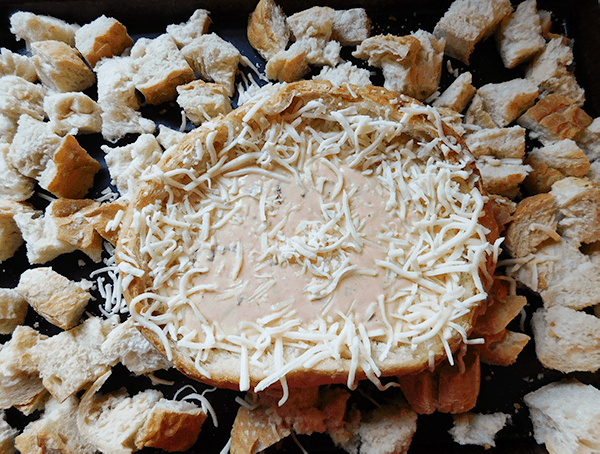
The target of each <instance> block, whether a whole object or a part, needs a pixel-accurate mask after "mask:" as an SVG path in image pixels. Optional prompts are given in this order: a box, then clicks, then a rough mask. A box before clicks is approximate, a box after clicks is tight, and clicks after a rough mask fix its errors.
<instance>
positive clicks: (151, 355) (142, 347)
mask: <svg viewBox="0 0 600 454" xmlns="http://www.w3.org/2000/svg"><path fill="white" fill-rule="evenodd" d="M101 349H102V352H103V353H104V354H105V355H106V357H107V358H108V359H109V361H110V362H117V361H119V362H120V363H121V364H123V365H124V366H125V367H126V368H127V369H128V370H129V371H130V372H132V373H134V374H135V375H142V374H149V373H152V372H155V371H157V370H162V369H169V368H170V367H172V364H171V363H170V362H169V361H168V360H167V359H166V358H165V357H164V356H163V355H162V354H161V353H160V352H159V351H158V350H157V348H156V347H155V346H154V345H152V344H151V343H150V342H149V341H148V340H147V339H146V338H145V337H144V336H143V335H142V333H140V331H139V330H138V329H137V328H136V327H135V325H134V322H133V320H132V319H128V320H127V321H125V322H124V323H120V324H119V325H117V326H116V327H115V328H114V329H113V330H112V331H111V332H110V333H109V334H108V336H107V337H106V340H105V341H104V342H103V343H102V347H101Z"/></svg>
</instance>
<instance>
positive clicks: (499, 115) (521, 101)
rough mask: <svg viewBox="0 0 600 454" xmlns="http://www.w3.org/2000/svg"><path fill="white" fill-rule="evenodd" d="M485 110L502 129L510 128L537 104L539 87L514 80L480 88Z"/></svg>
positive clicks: (525, 81) (524, 80) (479, 92)
mask: <svg viewBox="0 0 600 454" xmlns="http://www.w3.org/2000/svg"><path fill="white" fill-rule="evenodd" d="M477 94H478V95H479V96H480V97H481V99H482V100H483V105H484V108H485V110H486V111H487V112H489V114H490V115H491V117H492V120H493V121H494V123H495V124H497V125H498V126H500V127H505V126H508V125H509V124H510V123H512V122H513V121H515V120H516V119H517V118H518V117H519V116H520V115H521V114H522V113H523V112H525V111H526V110H527V109H529V108H530V107H531V106H533V104H534V103H535V100H536V98H537V97H538V94H539V92H538V89H537V86H536V85H535V84H534V83H532V82H531V81H528V80H527V79H512V80H509V81H507V82H500V83H491V84H486V85H484V86H482V87H480V88H479V89H478V90H477Z"/></svg>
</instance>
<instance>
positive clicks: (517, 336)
mask: <svg viewBox="0 0 600 454" xmlns="http://www.w3.org/2000/svg"><path fill="white" fill-rule="evenodd" d="M530 340H531V337H529V336H528V335H527V334H524V333H518V332H515V331H511V330H508V329H505V330H504V331H502V332H500V333H497V334H496V335H495V336H491V337H488V338H487V339H486V343H485V344H484V345H482V346H480V347H479V348H478V351H479V355H480V358H481V362H482V363H485V364H491V365H492V366H503V367H507V366H510V365H511V364H514V363H515V362H516V361H517V358H518V357H519V355H520V354H521V352H522V351H523V349H524V348H525V347H526V346H527V344H528V343H529V341H530Z"/></svg>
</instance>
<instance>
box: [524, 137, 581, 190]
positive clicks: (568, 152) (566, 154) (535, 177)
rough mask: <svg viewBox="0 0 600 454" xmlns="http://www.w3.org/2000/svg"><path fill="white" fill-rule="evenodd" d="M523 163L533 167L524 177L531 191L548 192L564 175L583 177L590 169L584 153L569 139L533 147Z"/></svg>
mask: <svg viewBox="0 0 600 454" xmlns="http://www.w3.org/2000/svg"><path fill="white" fill-rule="evenodd" d="M525 163H526V164H528V165H530V166H531V168H532V169H533V170H532V171H531V172H530V173H529V175H528V176H527V178H526V179H525V182H524V184H525V187H526V188H527V189H528V190H529V191H530V192H532V193H540V192H548V191H550V189H551V188H552V185H553V184H554V183H556V182H557V181H559V180H562V179H563V178H566V177H570V176H573V177H584V176H585V175H587V174H588V172H589V169H590V162H589V161H588V159H587V157H586V155H585V153H584V152H583V151H582V150H581V149H580V148H579V147H578V146H577V144H576V143H575V142H574V141H573V140H571V139H564V140H560V141H558V142H552V143H549V144H548V145H546V146H544V147H541V148H534V149H533V150H531V152H530V153H529V156H528V157H527V159H526V160H525Z"/></svg>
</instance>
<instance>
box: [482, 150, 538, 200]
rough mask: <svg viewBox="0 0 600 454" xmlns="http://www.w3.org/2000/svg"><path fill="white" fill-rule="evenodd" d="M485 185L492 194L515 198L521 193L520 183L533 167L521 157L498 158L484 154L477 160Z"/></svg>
mask: <svg viewBox="0 0 600 454" xmlns="http://www.w3.org/2000/svg"><path fill="white" fill-rule="evenodd" d="M476 165H477V168H478V169H479V173H480V174H481V179H482V180H483V187H484V188H485V190H486V191H487V192H489V193H490V194H497V195H502V196H505V197H508V198H515V197H516V196H517V195H518V194H519V185H520V184H521V183H522V182H523V180H525V178H526V177H527V175H528V174H529V172H531V167H530V166H528V165H526V164H523V162H522V161H521V160H520V159H497V158H492V157H491V156H482V157H481V158H479V159H478V160H477V162H476Z"/></svg>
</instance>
